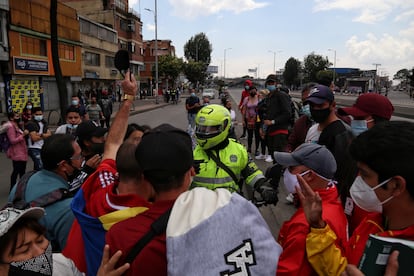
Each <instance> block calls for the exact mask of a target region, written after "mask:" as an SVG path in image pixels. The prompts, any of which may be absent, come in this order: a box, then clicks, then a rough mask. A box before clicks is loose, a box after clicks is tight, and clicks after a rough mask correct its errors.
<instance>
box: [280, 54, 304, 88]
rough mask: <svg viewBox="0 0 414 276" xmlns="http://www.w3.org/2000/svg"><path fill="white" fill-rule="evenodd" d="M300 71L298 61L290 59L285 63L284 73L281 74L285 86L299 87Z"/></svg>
mask: <svg viewBox="0 0 414 276" xmlns="http://www.w3.org/2000/svg"><path fill="white" fill-rule="evenodd" d="M300 70H301V64H300V61H299V60H297V59H295V58H293V57H291V58H289V59H288V60H287V61H286V64H285V71H284V72H283V79H284V80H285V84H286V85H288V86H290V85H296V86H297V85H299V83H300V79H299V73H300Z"/></svg>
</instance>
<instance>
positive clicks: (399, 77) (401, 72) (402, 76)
mask: <svg viewBox="0 0 414 276" xmlns="http://www.w3.org/2000/svg"><path fill="white" fill-rule="evenodd" d="M409 74H410V73H409V71H408V70H407V69H401V70H399V71H398V72H397V73H396V74H395V75H394V77H393V79H394V80H405V79H406V78H407V76H408V75H409Z"/></svg>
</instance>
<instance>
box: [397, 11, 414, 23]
mask: <svg viewBox="0 0 414 276" xmlns="http://www.w3.org/2000/svg"><path fill="white" fill-rule="evenodd" d="M413 16H414V9H412V10H408V11H405V12H403V13H401V14H399V15H397V16H396V17H395V19H394V21H396V22H398V21H403V20H406V19H411V18H413Z"/></svg>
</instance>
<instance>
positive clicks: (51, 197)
mask: <svg viewBox="0 0 414 276" xmlns="http://www.w3.org/2000/svg"><path fill="white" fill-rule="evenodd" d="M35 173H37V171H30V172H27V173H25V174H24V175H23V176H22V177H21V178H20V179H19V181H18V182H17V184H16V192H15V194H14V198H13V201H12V202H10V203H9V204H10V205H12V206H16V208H18V209H26V208H29V207H46V206H49V205H50V204H53V203H55V202H56V201H60V200H63V199H65V198H70V197H73V194H72V193H71V192H70V191H69V190H68V189H63V188H60V189H56V190H53V191H51V192H49V193H47V194H44V195H42V196H40V197H38V198H36V199H34V200H32V201H30V202H26V200H25V197H26V187H27V183H28V182H29V179H30V177H32V175H33V174H35Z"/></svg>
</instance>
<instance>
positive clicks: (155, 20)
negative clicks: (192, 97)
mask: <svg viewBox="0 0 414 276" xmlns="http://www.w3.org/2000/svg"><path fill="white" fill-rule="evenodd" d="M154 2H155V3H154V5H155V7H154V10H151V9H145V10H147V11H150V12H152V13H153V14H154V24H155V103H156V104H158V103H159V102H158V26H157V0H155V1H154Z"/></svg>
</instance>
